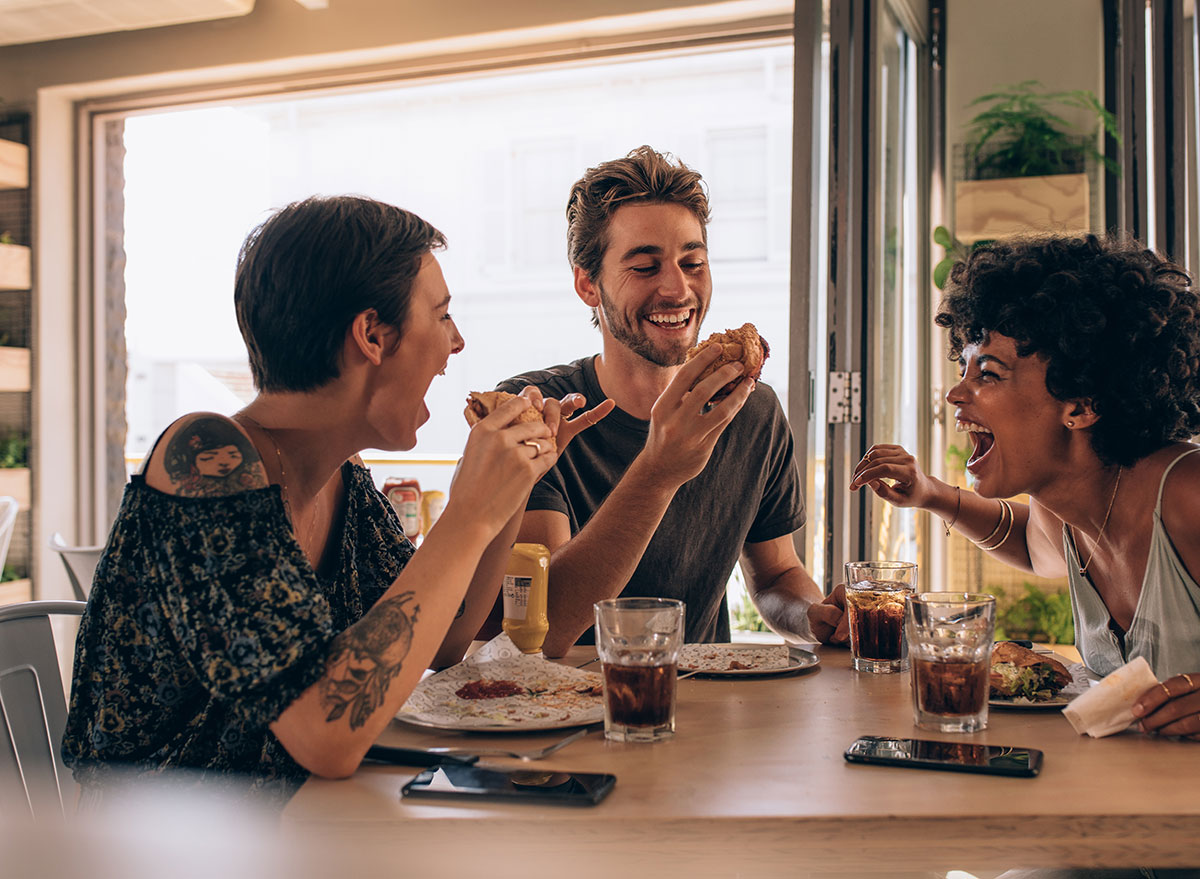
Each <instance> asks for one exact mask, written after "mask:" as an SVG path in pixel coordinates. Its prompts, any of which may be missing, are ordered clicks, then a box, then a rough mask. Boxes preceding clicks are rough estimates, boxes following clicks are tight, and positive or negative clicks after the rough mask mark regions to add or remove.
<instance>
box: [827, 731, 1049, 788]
mask: <svg viewBox="0 0 1200 879" xmlns="http://www.w3.org/2000/svg"><path fill="white" fill-rule="evenodd" d="M845 757H846V759H847V760H849V761H850V762H851V763H879V764H884V765H887V766H910V767H913V768H915V769H949V770H951V771H954V772H983V773H987V774H990V775H1017V776H1024V777H1027V778H1031V777H1033V776H1035V775H1037V774H1038V771H1039V770H1040V769H1041V768H1042V752H1041V751H1039V750H1037V749H1036V748H1012V747H1008V746H1006V745H980V744H975V743H973V742H934V741H929V740H927V739H892V738H887V737H886V736H863V737H862V738H860V739H858V741H856V742H854V744H852V745H851V746H850V747H849V748H847V749H846V753H845Z"/></svg>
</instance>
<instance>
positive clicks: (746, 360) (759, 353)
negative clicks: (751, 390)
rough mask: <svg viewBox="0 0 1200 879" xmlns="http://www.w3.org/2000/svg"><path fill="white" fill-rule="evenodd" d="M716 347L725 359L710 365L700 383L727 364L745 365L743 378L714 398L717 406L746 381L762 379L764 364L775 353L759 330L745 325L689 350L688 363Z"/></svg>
mask: <svg viewBox="0 0 1200 879" xmlns="http://www.w3.org/2000/svg"><path fill="white" fill-rule="evenodd" d="M713 345H716V346H718V347H720V349H721V356H720V357H718V358H717V359H716V360H715V361H713V362H712V363H710V364H709V365H708V367H707V368H706V369H705V370H704V372H702V373H700V378H698V379H696V381H703V380H704V379H706V378H708V377H709V376H710V375H712V374H713V373H714V372H716V371H717V370H718V369H720V368H721V367H722V366H724V365H725V364H726V363H741V364H742V365H743V366H744V367H745V370H744V371H743V372H742V374H741V375H739V376H738V377H737V378H735V379H734V380H733V381H731V382H730V383H729V384H727V385H725V387H723V388H721V389H720V390H719V391H717V392H716V393H715V394H713V401H714V402H715V401H717V400H720V399H722V398H723V397H726V396H728V395H729V394H730V392H732V391H733V389H734V388H736V387H737V386H738V382H740V381H741V380H742V379H744V378H751V379H755V380H757V379H758V377H759V376H761V375H762V367H763V361H765V360H766V359H767V357H768V356H769V355H770V353H771V349H770V347H769V346H768V345H767V340H766V339H764V338H763V337H762V336H760V335H759V334H758V330H757V329H756V328H755V326H754V324H749V323H747V324H742V326H741V327H740V328H739V329H736V330H726V331H725V332H723V333H713V334H712V335H711V336H709V337H708V338H707V339H705V340H704V341H703V342H701V343H700V344H699V345H697V346H696V347H695V348H689V349H688V352H687V359H688V360H691V359H692V358H693V357H695V356H696V355H697V354H699V353H700V352H701V351H703V350H704V349H705V348H709V347H711V346H713Z"/></svg>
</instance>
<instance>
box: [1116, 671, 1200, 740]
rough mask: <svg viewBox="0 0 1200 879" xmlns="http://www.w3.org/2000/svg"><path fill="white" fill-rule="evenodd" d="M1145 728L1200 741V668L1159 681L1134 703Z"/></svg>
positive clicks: (1163, 734) (1152, 731)
mask: <svg viewBox="0 0 1200 879" xmlns="http://www.w3.org/2000/svg"><path fill="white" fill-rule="evenodd" d="M1133 716H1134V717H1140V718H1141V719H1142V731H1143V732H1148V733H1155V734H1157V735H1160V736H1181V737H1183V738H1185V739H1191V740H1192V741H1193V742H1200V672H1192V673H1191V674H1181V675H1175V676H1174V677H1171V678H1167V679H1166V680H1165V681H1163V682H1162V683H1160V684H1155V685H1154V686H1153V687H1151V688H1150V689H1149V690H1147V691H1146V692H1144V693H1142V695H1141V696H1140V697H1139V698H1138V700H1137V701H1136V702H1134V703H1133Z"/></svg>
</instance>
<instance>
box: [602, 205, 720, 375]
mask: <svg viewBox="0 0 1200 879" xmlns="http://www.w3.org/2000/svg"><path fill="white" fill-rule="evenodd" d="M583 283H584V284H585V286H588V287H590V288H592V289H594V292H595V295H596V296H598V299H599V302H598V306H599V313H600V326H601V332H604V333H607V334H610V335H611V336H612V337H613V339H615V340H616V341H618V342H620V343H621V344H622V345H624V346H625V347H626V348H628V349H629V350H630V351H632V352H634V353H635V354H637V355H639V356H640V357H642V358H644V359H646V360H648V361H650V362H651V363H653V364H655V365H657V366H678V365H679V364H681V363H683V361H684V358H685V356H686V354H687V350H688V348H691V347H692V346H694V345H695V344H696V339H697V337H698V335H699V333H700V323H701V321H702V320H703V319H704V315H705V313H706V312H707V311H708V303H709V300H710V299H711V297H712V276H711V275H710V274H709V269H708V248H707V247H706V246H705V244H704V230H703V229H702V228H701V226H700V221H699V220H698V219H697V218H696V215H695V214H693V213H692V212H691V211H690V210H688V209H687V208H686V207H684V206H683V205H679V204H630V205H625V206H623V207H620V208H618V209H617V211H616V213H614V214H613V215H612V218H611V219H610V220H609V224H608V249H607V250H606V251H605V253H604V261H603V263H602V264H601V268H600V277H599V278H596V279H594V281H591V282H588V281H586V280H585V281H584V282H583Z"/></svg>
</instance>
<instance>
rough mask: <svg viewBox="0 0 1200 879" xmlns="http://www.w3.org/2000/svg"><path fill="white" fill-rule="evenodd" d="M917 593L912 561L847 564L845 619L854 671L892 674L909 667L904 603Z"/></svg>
mask: <svg viewBox="0 0 1200 879" xmlns="http://www.w3.org/2000/svg"><path fill="white" fill-rule="evenodd" d="M916 591H917V566H916V564H915V563H914V562H847V563H846V617H847V623H848V625H849V627H850V656H851V658H852V660H853V662H854V668H855V669H857V670H858V671H867V672H874V673H876V674H893V673H895V672H901V671H904V670H905V669H907V668H908V645H907V643H906V642H905V639H904V600H905V598H907V597H908V596H909V595H912V594H913V593H915V592H916Z"/></svg>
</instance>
